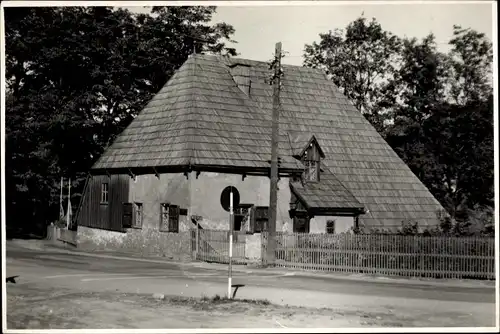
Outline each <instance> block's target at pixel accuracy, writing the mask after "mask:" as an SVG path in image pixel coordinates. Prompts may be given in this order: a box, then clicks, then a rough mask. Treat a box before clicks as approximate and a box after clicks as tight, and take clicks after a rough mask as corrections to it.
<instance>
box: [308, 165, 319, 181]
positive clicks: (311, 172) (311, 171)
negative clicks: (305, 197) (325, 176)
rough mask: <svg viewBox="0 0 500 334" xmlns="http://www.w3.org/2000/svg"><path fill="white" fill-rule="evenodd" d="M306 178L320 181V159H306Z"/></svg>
mask: <svg viewBox="0 0 500 334" xmlns="http://www.w3.org/2000/svg"><path fill="white" fill-rule="evenodd" d="M305 180H306V181H312V182H315V181H319V162H318V161H311V160H306V161H305Z"/></svg>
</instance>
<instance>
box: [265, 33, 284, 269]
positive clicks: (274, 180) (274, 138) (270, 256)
mask: <svg viewBox="0 0 500 334" xmlns="http://www.w3.org/2000/svg"><path fill="white" fill-rule="evenodd" d="M273 66H274V75H273V116H272V134H271V189H270V193H269V224H268V236H269V238H268V241H267V254H266V255H267V265H273V264H274V262H275V258H276V216H277V214H276V211H277V202H278V140H279V113H280V88H281V87H280V86H281V74H282V73H281V42H279V43H276V48H275V51H274V61H273Z"/></svg>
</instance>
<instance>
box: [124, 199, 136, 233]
mask: <svg viewBox="0 0 500 334" xmlns="http://www.w3.org/2000/svg"><path fill="white" fill-rule="evenodd" d="M133 211H134V210H133V206H132V203H123V214H122V227H123V228H129V227H132V222H133V218H134V216H133Z"/></svg>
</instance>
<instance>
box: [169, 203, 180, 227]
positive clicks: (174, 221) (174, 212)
mask: <svg viewBox="0 0 500 334" xmlns="http://www.w3.org/2000/svg"><path fill="white" fill-rule="evenodd" d="M168 216H169V217H168V219H169V220H168V231H169V232H179V206H177V205H171V206H170V207H169V208H168Z"/></svg>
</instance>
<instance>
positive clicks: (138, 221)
mask: <svg viewBox="0 0 500 334" xmlns="http://www.w3.org/2000/svg"><path fill="white" fill-rule="evenodd" d="M134 209H135V219H134V221H133V225H132V227H135V228H142V216H143V215H142V212H143V211H142V203H137V202H136V203H135V207H134Z"/></svg>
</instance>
